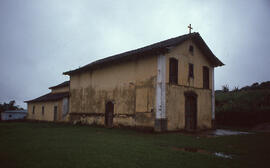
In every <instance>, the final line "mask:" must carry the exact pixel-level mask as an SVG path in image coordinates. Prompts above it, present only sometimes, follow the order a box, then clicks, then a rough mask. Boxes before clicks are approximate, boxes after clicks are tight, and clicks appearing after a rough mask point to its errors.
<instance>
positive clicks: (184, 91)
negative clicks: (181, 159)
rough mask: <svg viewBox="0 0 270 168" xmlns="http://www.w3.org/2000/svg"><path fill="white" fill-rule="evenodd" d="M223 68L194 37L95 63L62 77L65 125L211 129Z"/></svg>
mask: <svg viewBox="0 0 270 168" xmlns="http://www.w3.org/2000/svg"><path fill="white" fill-rule="evenodd" d="M222 65H224V64H223V63H222V62H221V61H220V60H219V59H218V58H217V57H216V56H215V55H214V54H213V53H212V52H211V50H210V49H209V47H208V46H207V44H206V43H205V42H204V40H203V39H202V37H201V36H200V34H199V33H189V34H186V35H182V36H179V37H175V38H171V39H168V40H165V41H161V42H158V43H155V44H152V45H149V46H145V47H142V48H139V49H136V50H132V51H128V52H125V53H121V54H117V55H114V56H110V57H107V58H104V59H101V60H97V61H95V62H92V63H90V64H88V65H85V66H83V67H81V68H78V69H75V70H71V71H67V72H64V73H63V74H64V75H69V77H70V83H69V111H68V121H70V122H73V123H78V122H79V123H85V124H96V125H104V126H107V127H118V126H127V127H136V128H147V129H152V130H155V131H175V130H183V129H186V130H202V129H210V128H212V121H213V120H214V119H215V92H214V68H215V67H218V66H222ZM29 103H38V104H39V102H38V101H34V102H33V101H32V102H31V101H30V102H29ZM37 106H38V105H35V107H37ZM60 106H61V105H60ZM29 107H31V108H33V111H34V107H33V106H32V105H31V106H29ZM58 107H59V106H58ZM31 108H30V110H31ZM28 110H29V109H28ZM58 115H59V116H58V118H60V114H58ZM50 119H52V118H50Z"/></svg>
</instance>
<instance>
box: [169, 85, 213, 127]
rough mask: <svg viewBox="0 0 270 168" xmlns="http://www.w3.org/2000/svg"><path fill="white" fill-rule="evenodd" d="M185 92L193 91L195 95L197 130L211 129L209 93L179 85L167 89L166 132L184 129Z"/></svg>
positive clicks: (204, 90)
mask: <svg viewBox="0 0 270 168" xmlns="http://www.w3.org/2000/svg"><path fill="white" fill-rule="evenodd" d="M186 91H194V92H195V93H196V94H197V96H198V97H197V128H198V129H206V128H211V105H212V102H211V91H210V90H206V89H195V88H189V87H184V86H179V85H171V86H168V87H167V92H168V96H167V98H168V100H169V101H167V112H168V113H167V114H168V116H167V117H168V130H179V129H184V128H185V95H184V93H185V92H186Z"/></svg>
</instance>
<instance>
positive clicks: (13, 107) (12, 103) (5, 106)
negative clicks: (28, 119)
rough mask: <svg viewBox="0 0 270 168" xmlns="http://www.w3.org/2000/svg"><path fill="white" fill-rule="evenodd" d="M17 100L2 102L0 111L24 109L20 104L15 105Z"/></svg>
mask: <svg viewBox="0 0 270 168" xmlns="http://www.w3.org/2000/svg"><path fill="white" fill-rule="evenodd" d="M15 104H16V102H15V100H11V101H10V102H9V103H5V102H4V103H3V104H2V103H0V113H1V112H3V111H6V110H23V108H20V107H19V106H16V105H15Z"/></svg>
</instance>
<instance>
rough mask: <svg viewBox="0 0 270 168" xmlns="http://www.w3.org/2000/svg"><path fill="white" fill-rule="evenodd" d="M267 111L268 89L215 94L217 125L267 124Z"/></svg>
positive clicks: (268, 112)
mask: <svg viewBox="0 0 270 168" xmlns="http://www.w3.org/2000/svg"><path fill="white" fill-rule="evenodd" d="M255 86H258V85H255ZM269 109H270V90H269V89H257V90H254V89H249V90H246V89H241V90H239V91H237V92H235V91H231V92H227V93H224V92H216V118H217V122H218V123H219V124H225V125H228V124H229V125H230V124H233V125H247V126H252V125H255V124H258V123H261V122H269V121H270V111H269Z"/></svg>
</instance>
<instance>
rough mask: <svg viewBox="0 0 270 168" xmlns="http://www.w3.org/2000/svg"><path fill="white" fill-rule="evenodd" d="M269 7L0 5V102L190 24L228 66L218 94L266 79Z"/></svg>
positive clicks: (6, 1)
mask: <svg viewBox="0 0 270 168" xmlns="http://www.w3.org/2000/svg"><path fill="white" fill-rule="evenodd" d="M269 18H270V3H269V1H267V0H265V1H263V0H261V1H251V0H249V1H244V0H243V1H233V0H231V1H212V0H209V1H187V0H184V1H178V0H173V1H162V0H159V1H158V0H155V1H153V0H151V1H150V0H149V1H147V0H144V1H132V2H130V1H129V2H128V1H124V0H118V1H113V0H99V1H86V0H85V1H84V0H76V1H75V0H69V1H66V0H57V1H55V0H40V1H35V0H22V1H15V0H2V1H0V25H1V26H0V37H1V38H0V58H1V61H0V77H1V80H0V102H3V101H9V100H11V99H15V100H16V101H17V102H18V103H19V104H20V105H23V106H24V107H25V104H23V103H22V102H23V101H24V100H28V99H32V98H35V97H37V96H40V95H42V94H44V93H47V92H48V87H49V86H52V85H55V84H58V83H60V82H62V81H64V80H67V79H68V77H67V76H63V75H62V72H64V71H68V70H71V69H74V68H78V67H79V66H83V65H85V64H88V63H90V62H92V61H94V60H97V59H100V58H104V57H107V56H110V55H113V54H117V53H121V52H124V51H128V50H131V49H135V48H138V47H142V46H145V45H148V44H151V43H154V42H157V41H161V40H165V39H168V38H171V37H175V36H179V35H182V34H186V33H187V32H188V30H187V25H188V24H189V23H191V24H192V25H193V26H194V31H196V32H199V33H200V34H201V36H202V37H203V38H204V40H205V41H206V43H207V44H208V45H209V47H210V48H211V50H212V51H213V52H214V53H215V55H216V56H217V57H218V58H220V59H221V60H222V61H223V62H224V63H225V64H226V66H224V67H220V68H217V69H216V73H215V75H216V76H215V79H216V88H217V89H220V88H221V86H222V85H224V84H229V85H230V86H232V87H233V86H240V87H241V86H244V85H248V84H251V83H253V82H256V81H259V82H261V81H266V80H270V77H269V75H268V73H269V68H268V65H269V64H270V57H269V54H268V47H269V46H270V42H269V36H270V23H269V22H268V20H269Z"/></svg>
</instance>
